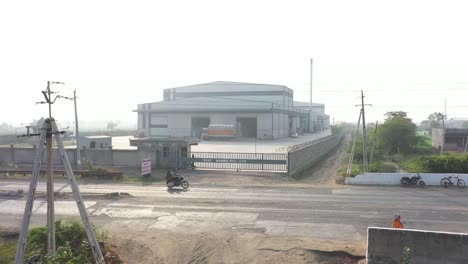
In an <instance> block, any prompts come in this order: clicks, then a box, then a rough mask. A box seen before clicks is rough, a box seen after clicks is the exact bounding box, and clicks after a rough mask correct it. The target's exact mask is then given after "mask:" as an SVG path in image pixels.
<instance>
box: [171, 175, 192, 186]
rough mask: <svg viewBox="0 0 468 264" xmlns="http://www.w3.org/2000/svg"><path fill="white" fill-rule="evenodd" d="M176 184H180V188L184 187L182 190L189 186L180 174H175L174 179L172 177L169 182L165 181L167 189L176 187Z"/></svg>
mask: <svg viewBox="0 0 468 264" xmlns="http://www.w3.org/2000/svg"><path fill="white" fill-rule="evenodd" d="M177 186H181V187H182V188H184V190H187V189H188V187H189V183H188V181H186V180H185V179H184V177H182V176H180V175H176V176H175V177H174V179H172V180H171V181H170V182H168V183H167V187H168V188H169V189H172V187H177Z"/></svg>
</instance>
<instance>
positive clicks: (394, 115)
mask: <svg viewBox="0 0 468 264" xmlns="http://www.w3.org/2000/svg"><path fill="white" fill-rule="evenodd" d="M385 116H387V118H386V119H385V120H389V119H393V118H407V114H406V112H403V111H390V112H387V113H386V114H385Z"/></svg>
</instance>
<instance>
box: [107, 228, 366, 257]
mask: <svg viewBox="0 0 468 264" xmlns="http://www.w3.org/2000/svg"><path fill="white" fill-rule="evenodd" d="M120 232H121V230H120V231H117V230H116V232H112V233H113V234H115V235H114V236H113V237H112V246H113V247H115V248H117V249H118V250H117V252H118V253H119V256H120V258H121V259H122V260H123V261H124V262H125V263H193V264H195V263H320V264H332V263H333V264H335V263H343V264H351V263H358V261H360V260H362V259H363V257H355V256H353V255H350V254H348V253H346V252H343V251H333V250H332V248H336V246H337V245H336V244H331V243H330V242H326V241H322V242H321V241H316V240H314V241H312V240H309V239H307V238H298V237H284V236H268V235H265V234H262V233H256V232H251V231H250V232H244V231H240V232H237V231H231V232H216V233H198V234H187V233H183V232H181V233H172V232H166V231H159V232H153V231H152V232H151V234H148V233H140V234H133V235H131V236H129V234H128V233H126V234H119V233H120ZM341 246H342V247H343V248H346V247H347V246H346V245H341Z"/></svg>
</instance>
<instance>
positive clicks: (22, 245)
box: [15, 123, 47, 264]
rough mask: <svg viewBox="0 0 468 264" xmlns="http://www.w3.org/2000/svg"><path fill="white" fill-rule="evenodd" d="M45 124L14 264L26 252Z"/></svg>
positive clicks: (44, 138)
mask: <svg viewBox="0 0 468 264" xmlns="http://www.w3.org/2000/svg"><path fill="white" fill-rule="evenodd" d="M46 134H47V124H46V123H44V126H43V128H42V132H41V134H40V139H39V145H38V146H37V149H36V159H35V160H34V167H33V171H32V176H31V182H30V184H29V191H28V198H27V200H26V207H25V208H24V214H23V222H22V224H21V230H20V235H19V238H18V247H17V249H16V256H15V264H22V263H23V259H24V253H25V251H26V242H27V234H28V228H29V223H30V220H31V214H32V208H33V203H34V194H35V193H36V187H37V179H38V177H39V171H40V169H41V163H42V158H43V156H44V150H45V148H44V144H45V141H46Z"/></svg>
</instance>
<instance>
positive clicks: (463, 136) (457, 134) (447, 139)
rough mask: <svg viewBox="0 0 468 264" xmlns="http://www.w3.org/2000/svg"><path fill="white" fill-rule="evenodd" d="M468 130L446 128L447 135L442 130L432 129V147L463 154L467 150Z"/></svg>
mask: <svg viewBox="0 0 468 264" xmlns="http://www.w3.org/2000/svg"><path fill="white" fill-rule="evenodd" d="M467 141H468V129H467V128H446V129H445V134H444V130H443V129H442V128H433V129H432V147H433V148H435V149H441V148H442V145H443V146H444V150H449V151H458V152H463V151H465V148H467Z"/></svg>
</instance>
